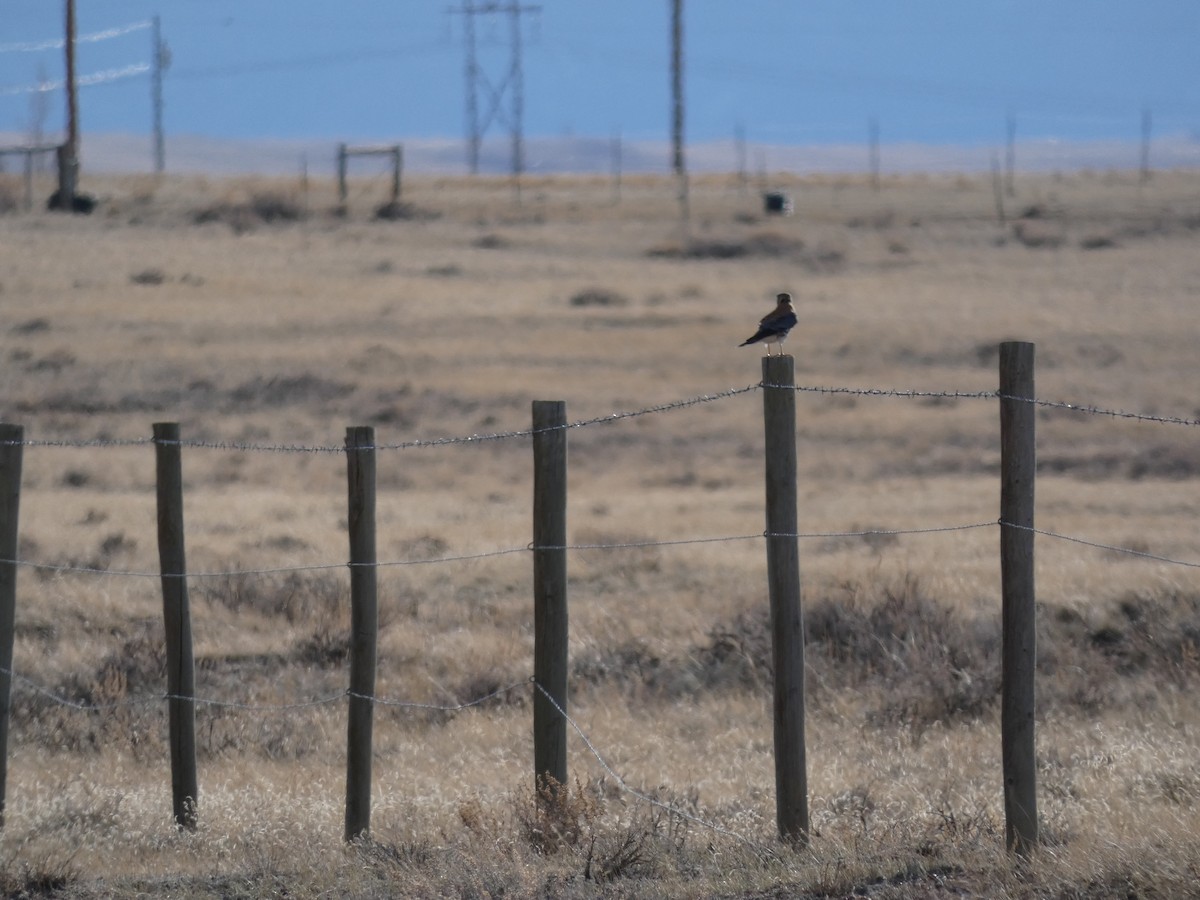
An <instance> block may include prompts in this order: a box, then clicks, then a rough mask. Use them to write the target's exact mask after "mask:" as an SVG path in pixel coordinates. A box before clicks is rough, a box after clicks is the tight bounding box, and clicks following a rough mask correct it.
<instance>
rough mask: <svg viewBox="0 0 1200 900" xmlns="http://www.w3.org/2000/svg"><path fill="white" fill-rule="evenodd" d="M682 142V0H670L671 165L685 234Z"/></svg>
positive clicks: (685, 183)
mask: <svg viewBox="0 0 1200 900" xmlns="http://www.w3.org/2000/svg"><path fill="white" fill-rule="evenodd" d="M683 141H684V138H683V0H671V168H672V169H673V170H674V172H675V180H676V183H677V186H678V189H679V220H680V223H681V224H682V226H683V229H684V231H685V233H686V231H687V227H688V219H689V218H690V212H689V202H688V176H687V163H686V161H685V159H684V145H683Z"/></svg>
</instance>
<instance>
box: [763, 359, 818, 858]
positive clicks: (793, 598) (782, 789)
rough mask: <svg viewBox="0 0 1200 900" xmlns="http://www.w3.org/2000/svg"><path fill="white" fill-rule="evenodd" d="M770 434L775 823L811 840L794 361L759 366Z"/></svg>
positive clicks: (792, 836)
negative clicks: (797, 525)
mask: <svg viewBox="0 0 1200 900" xmlns="http://www.w3.org/2000/svg"><path fill="white" fill-rule="evenodd" d="M762 377H763V385H764V387H763V423H764V430H765V435H766V441H765V451H766V508H767V589H768V592H769V595H770V603H771V649H772V656H773V659H774V665H775V697H774V708H775V818H776V822H777V824H778V826H779V836H780V837H781V838H783V839H784V840H785V841H788V842H790V843H793V844H797V845H806V844H807V843H808V773H807V763H806V759H805V746H804V618H803V613H802V611H801V607H800V550H799V538H797V536H796V534H797V528H796V523H797V504H796V392H795V367H794V363H793V360H792V357H791V356H783V355H781V356H767V357H763V362H762Z"/></svg>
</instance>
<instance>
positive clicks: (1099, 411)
mask: <svg viewBox="0 0 1200 900" xmlns="http://www.w3.org/2000/svg"><path fill="white" fill-rule="evenodd" d="M764 388H774V389H787V390H792V391H795V392H796V393H807V394H827V395H849V396H856V397H879V398H889V397H890V398H899V399H945V400H1016V401H1019V402H1022V403H1032V404H1034V405H1035V406H1042V407H1048V408H1053V409H1064V410H1069V411H1071V412H1078V413H1083V414H1087V415H1095V416H1106V417H1109V418H1116V419H1131V420H1137V421H1144V422H1156V423H1159V424H1166V425H1184V426H1190V427H1200V418H1186V417H1183V416H1165V415H1157V414H1153V413H1138V412H1129V411H1126V410H1120V409H1108V408H1105V407H1101V406H1096V405H1091V404H1082V403H1068V402H1065V401H1060V400H1042V399H1038V398H1036V397H1016V396H1013V395H1010V394H1001V393H999V392H997V391H957V390H930V391H925V390H909V389H903V388H876V387H866V388H861V387H843V386H822V385H784V384H772V383H770V382H758V383H756V384H751V385H746V386H745V387H738V388H729V389H728V390H724V391H717V392H716V393H712V394H700V395H697V396H694V397H687V398H684V399H682V400H673V401H669V402H666V403H659V404H655V405H653V406H646V407H643V408H641V409H634V410H624V411H619V412H613V413H608V414H606V415H603V416H594V417H592V418H588V419H580V420H577V421H575V422H567V423H566V424H564V425H548V426H544V427H541V428H517V429H512V430H510V431H497V432H491V433H487V434H468V435H457V436H448V437H441V438H415V439H413V440H408V441H396V442H388V443H376V444H374V445H372V446H369V447H362V448H359V449H363V450H381V451H386V450H414V449H423V448H431V447H445V446H453V445H458V444H481V443H487V442H491V441H503V440H510V439H513V438H524V437H530V436H532V435H535V434H543V433H546V432H550V431H559V430H567V429H575V428H589V427H591V426H593V425H606V424H612V423H615V422H621V421H624V420H626V419H633V418H638V417H640V416H648V415H656V414H658V413H664V412H671V411H674V410H678V409H686V408H688V407H692V406H698V405H701V404H705V403H713V402H716V401H718V400H725V399H728V398H730V397H737V396H740V395H742V394H749V393H753V392H754V391H758V390H762V389H764ZM156 443H162V444H164V445H170V446H178V447H188V448H194V449H200V450H231V451H239V452H261V453H301V454H303V453H311V454H320V453H330V454H334V453H345V452H346V447H345V446H343V445H340V444H335V445H321V444H317V445H307V444H260V443H254V442H245V441H206V440H187V439H182V440H178V441H157V440H156V439H155V438H152V437H143V438H92V439H79V440H75V439H67V438H45V439H42V438H28V439H22V440H19V441H16V440H3V441H0V446H22V447H73V448H87V447H139V446H145V445H152V444H156Z"/></svg>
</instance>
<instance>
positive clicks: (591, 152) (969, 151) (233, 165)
mask: <svg viewBox="0 0 1200 900" xmlns="http://www.w3.org/2000/svg"><path fill="white" fill-rule="evenodd" d="M24 142H25V137H24V136H23V135H19V134H14V133H11V132H10V133H7V134H6V133H2V132H0V144H3V145H5V146H12V145H19V144H23V143H24ZM369 143H380V142H377V141H376V142H369ZM400 143H402V144H403V146H404V166H405V171H406V172H417V173H437V172H443V173H454V174H460V173H463V172H465V171H466V154H465V148H464V142H463V140H462V139H460V138H434V139H431V138H421V139H414V140H404V141H401V142H400ZM336 147H337V144H336V142H335V141H331V140H314V139H306V140H275V139H267V138H264V139H258V140H228V139H221V138H211V137H204V136H201V135H169V136H168V137H167V144H166V160H167V169H168V171H171V172H175V173H180V172H195V173H203V174H211V175H223V174H264V175H290V174H294V173H298V172H299V171H300V170H301V168H302V167H303V166H305V165H307V167H308V170H309V171H310V172H311V173H312V174H313V175H322V174H333V171H334V160H335V153H336ZM616 149H617V148H616V146H615V144H614V142H613V141H612V140H611V139H609V138H594V137H542V138H529V139H527V140H526V141H525V169H526V171H528V172H530V173H531V174H553V173H578V174H587V173H595V174H607V173H610V172H612V171H613V170H614V167H615V166H616V165H618V155H617V152H616ZM1002 151H1003V148H1002V147H989V146H978V145H976V146H956V145H928V144H885V145H883V146H882V147H881V148H880V159H881V167H882V170H883V172H884V173H908V172H953V171H965V172H971V171H982V170H987V169H988V168H989V167H990V166H991V165H992V160H993V157H994V156H995V155H1000V156H1003V153H1002ZM687 152H688V169H689V171H692V172H697V173H699V172H732V171H736V170H737V169H738V166H739V160H738V151H737V147H736V146H735V145H734V142H733V141H731V140H724V141H712V142H707V143H698V144H693V145H691V146H690V147H689V148H688V151H687ZM1140 152H1141V150H1140V146H1139V144H1138V142H1137V141H1115V140H1114V141H1093V142H1078V141H1076V142H1069V141H1058V140H1053V139H1042V140H1026V141H1021V142H1019V143H1018V144H1017V146H1016V164H1017V168H1019V169H1021V170H1023V171H1041V172H1046V171H1055V170H1063V171H1069V170H1078V169H1100V170H1103V169H1135V168H1137V167H1138V165H1139V160H1140ZM867 159H868V156H867V148H866V145H865V142H864V143H863V144H843V145H833V144H830V145H811V146H783V145H769V144H748V145H747V146H746V148H745V153H744V154H743V160H742V165H744V166H745V168H746V171H747V173H748V174H751V175H753V174H755V173H756V172H758V171H774V172H778V171H787V172H798V173H806V172H863V171H866V170H867V168H868V161H867ZM509 160H510V155H509V144H508V142H507V141H506V140H494V141H489V142H487V143H485V145H484V147H483V150H482V153H481V159H480V163H481V165H480V168H481V170H482V171H484V172H486V173H496V174H498V173H503V172H507V171H508V169H509V166H510V162H509ZM668 160H669V147H668V144H667V142H666V141H623V142H621V144H620V148H619V166H620V169H621V171H622V172H626V173H655V172H659V173H664V172H667V171H668V170H669V162H668ZM1150 161H1151V165H1152V166H1153V167H1154V168H1160V169H1173V168H1185V167H1193V166H1200V140H1197V139H1196V138H1195V137H1188V136H1181V135H1175V136H1163V137H1160V138H1157V139H1155V140H1154V142H1153V144H1152V145H1151V156H1150ZM152 164H153V155H152V148H151V140H150V137H149V136H147V135H131V134H86V135H85V136H84V140H83V166H84V168H85V170H89V171H92V172H97V173H126V172H128V173H136V172H148V171H150V169H151V167H152ZM354 165H355V166H356V167H357V168H356V170H357V171H360V172H364V173H365V172H371V171H374V169H375V168H382V167H383V165H384V163H383V161H382V160H379V161H371V160H361V161H356V162H355V163H354ZM17 166H18V163H17V162H16V160H14V159H12V158H9V159H8V160H7V167H8V168H9V170H13V169H15V168H17Z"/></svg>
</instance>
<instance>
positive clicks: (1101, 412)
mask: <svg viewBox="0 0 1200 900" xmlns="http://www.w3.org/2000/svg"><path fill="white" fill-rule="evenodd" d="M996 397H997V399H1000V400H1019V401H1020V402H1022V403H1032V404H1033V405H1034V406H1046V407H1050V408H1052V409H1066V410H1070V411H1071V412H1078V413H1085V414H1087V415H1092V416H1108V417H1109V418H1113V419H1135V420H1137V421H1139V422H1157V423H1158V424H1160V425H1186V426H1190V427H1193V428H1195V427H1200V418H1198V419H1186V418H1183V417H1181V416H1160V415H1155V414H1154V413H1136V412H1126V411H1125V410H1122V409H1104V408H1102V407H1099V406H1091V405H1088V404H1083V403H1065V402H1063V401H1060V400H1039V399H1037V398H1036V397H1032V398H1031V397H1014V396H1012V395H1010V394H996Z"/></svg>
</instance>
